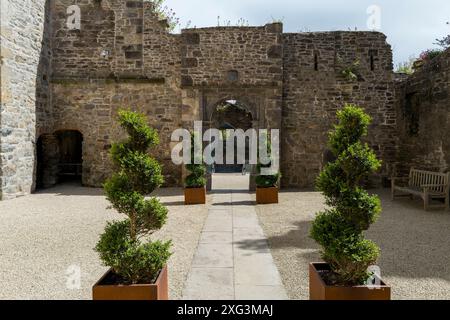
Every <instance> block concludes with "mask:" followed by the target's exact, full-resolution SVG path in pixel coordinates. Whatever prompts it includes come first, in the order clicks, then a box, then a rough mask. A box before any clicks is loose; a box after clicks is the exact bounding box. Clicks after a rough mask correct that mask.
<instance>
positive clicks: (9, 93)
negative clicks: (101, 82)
mask: <svg viewBox="0 0 450 320" xmlns="http://www.w3.org/2000/svg"><path fill="white" fill-rule="evenodd" d="M46 17H49V11H48V5H47V2H46V1H45V0H29V1H13V0H2V1H1V39H0V45H1V49H0V50H1V51H0V54H1V80H0V82H1V85H0V90H1V105H0V199H8V198H13V197H16V196H20V195H24V194H28V193H30V192H31V191H32V189H33V184H34V178H33V177H34V171H35V141H36V130H37V129H36V118H39V117H42V116H43V114H44V113H45V112H46V111H48V108H47V106H48V104H49V100H48V88H47V85H48V69H49V63H50V59H49V40H48V22H49V21H48V20H47V18H46ZM47 115H48V114H47ZM41 120H42V121H44V120H43V119H41Z"/></svg>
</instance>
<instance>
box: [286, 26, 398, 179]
mask: <svg viewBox="0 0 450 320" xmlns="http://www.w3.org/2000/svg"><path fill="white" fill-rule="evenodd" d="M283 43H284V77H283V125H282V128H283V130H282V151H281V152H282V155H283V156H282V158H281V169H282V172H283V180H282V185H283V186H284V187H311V186H313V185H314V181H315V178H316V177H317V175H318V173H319V172H320V170H321V169H322V168H323V166H324V164H325V163H326V162H327V161H328V160H330V157H329V152H327V138H328V136H327V132H328V131H329V130H330V129H331V128H332V125H333V124H334V123H335V121H336V111H337V110H338V109H340V108H342V107H343V105H344V104H345V103H354V104H357V105H359V106H361V107H363V108H364V109H365V110H366V111H367V112H368V113H369V114H370V115H371V116H372V117H373V124H372V125H371V128H370V136H369V139H368V141H369V143H370V145H371V147H372V148H374V149H375V151H376V152H377V154H378V156H379V157H380V158H381V159H382V160H383V168H382V170H381V171H380V173H379V175H378V176H377V177H376V178H375V181H374V183H375V184H381V183H382V182H383V180H385V179H383V178H386V177H388V176H389V175H390V172H392V171H393V170H394V169H395V164H396V161H395V159H396V154H397V137H396V110H395V96H394V91H395V90H394V85H393V77H392V76H393V73H392V51H391V47H390V46H389V45H388V44H387V43H386V37H385V36H384V35H383V34H381V33H377V32H317V33H316V32H315V33H298V34H284V40H283ZM356 62H359V66H358V67H357V68H355V70H354V71H355V72H354V73H355V74H356V75H357V78H356V79H354V80H351V79H349V78H347V77H345V76H344V75H343V71H344V70H346V69H349V68H350V67H351V66H352V65H354V64H355V63H356Z"/></svg>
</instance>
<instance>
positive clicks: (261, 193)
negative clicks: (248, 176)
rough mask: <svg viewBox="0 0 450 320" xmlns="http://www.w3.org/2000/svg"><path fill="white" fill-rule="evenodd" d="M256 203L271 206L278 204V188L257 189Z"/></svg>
mask: <svg viewBox="0 0 450 320" xmlns="http://www.w3.org/2000/svg"><path fill="white" fill-rule="evenodd" d="M256 203H258V204H271V203H278V188H277V187H272V188H259V187H258V188H256Z"/></svg>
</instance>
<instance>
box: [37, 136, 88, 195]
mask: <svg viewBox="0 0 450 320" xmlns="http://www.w3.org/2000/svg"><path fill="white" fill-rule="evenodd" d="M82 146H83V135H82V134H81V133H80V132H79V131H76V130H60V131H56V132H55V133H53V134H43V135H41V136H40V137H39V138H38V140H37V142H36V189H37V190H39V189H45V188H50V187H52V186H54V185H56V184H58V183H61V182H68V181H70V182H76V183H80V184H81V178H82V162H83V160H82V148H83V147H82Z"/></svg>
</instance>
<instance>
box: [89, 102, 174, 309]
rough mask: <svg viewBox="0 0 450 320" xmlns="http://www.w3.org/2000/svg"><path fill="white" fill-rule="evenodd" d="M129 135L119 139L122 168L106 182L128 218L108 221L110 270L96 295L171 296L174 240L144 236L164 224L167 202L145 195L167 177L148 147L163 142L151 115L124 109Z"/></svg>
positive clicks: (117, 158)
mask: <svg viewBox="0 0 450 320" xmlns="http://www.w3.org/2000/svg"><path fill="white" fill-rule="evenodd" d="M119 123H120V125H121V127H122V128H123V129H125V130H126V132H127V133H128V135H129V138H128V140H126V141H124V142H121V143H116V144H113V146H112V148H111V151H110V153H111V158H112V160H113V162H114V165H115V167H116V169H117V170H116V172H115V173H114V174H113V176H112V177H111V178H110V179H109V180H108V181H107V182H106V183H105V184H104V189H105V192H106V195H107V199H108V200H109V201H110V202H111V204H112V207H113V208H114V209H116V210H117V211H118V212H119V213H123V214H125V215H126V216H127V217H128V219H126V220H123V221H115V222H110V223H108V225H107V227H106V229H105V231H104V233H103V234H102V235H101V237H100V241H99V242H98V244H97V246H96V251H97V252H98V253H99V254H100V258H101V260H102V261H103V263H104V264H105V265H106V266H108V267H110V270H109V271H108V272H107V273H106V274H105V275H104V276H103V277H102V278H101V279H100V280H99V281H98V282H97V283H96V284H95V285H94V287H93V299H94V300H167V299H168V281H167V267H166V264H167V261H168V259H169V257H170V255H171V253H170V251H169V250H170V246H171V242H170V241H168V242H161V241H155V242H151V241H149V242H144V241H143V240H142V238H143V237H144V236H147V235H149V234H151V233H152V232H154V231H156V230H158V229H160V228H161V227H162V226H163V225H164V223H165V222H166V219H167V212H168V210H167V208H165V207H164V206H163V205H162V204H161V203H160V202H159V200H158V199H157V198H149V199H147V198H145V196H146V195H149V194H151V193H152V192H153V191H154V190H155V189H156V188H158V187H159V186H160V185H161V184H162V183H163V176H162V173H161V166H160V165H159V164H158V162H157V161H156V160H155V159H153V158H151V157H150V156H149V155H148V154H147V151H148V150H149V148H151V147H154V146H156V145H157V144H158V143H159V138H158V134H157V132H156V131H155V130H153V129H152V128H150V127H149V126H148V125H147V121H146V118H145V117H144V116H143V115H141V114H138V113H134V112H131V111H123V110H122V111H119Z"/></svg>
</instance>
